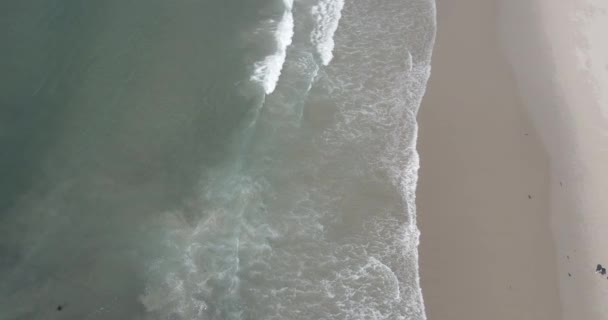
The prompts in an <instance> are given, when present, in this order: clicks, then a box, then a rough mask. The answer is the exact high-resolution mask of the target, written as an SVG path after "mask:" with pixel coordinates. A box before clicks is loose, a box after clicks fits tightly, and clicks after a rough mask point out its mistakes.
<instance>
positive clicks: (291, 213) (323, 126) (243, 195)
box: [0, 0, 435, 320]
mask: <svg viewBox="0 0 608 320" xmlns="http://www.w3.org/2000/svg"><path fill="white" fill-rule="evenodd" d="M434 34H435V5H434V2H433V1H432V0H358V1H351V2H348V1H343V0H249V1H238V0H221V1H220V0H175V1H166V0H145V1H144V0H105V1H76V0H19V1H17V0H9V1H3V2H2V3H1V4H0V41H1V42H2V48H3V49H2V50H1V51H0V87H1V88H2V90H1V91H0V148H1V150H2V151H1V152H2V156H1V157H0V176H1V177H2V179H0V319H79V320H89V319H142V320H143V319H146V320H147V319H150V320H152V319H159V320H160V319H171V320H182V319H183V320H186V319H203V320H206V319H214V320H216V319H230V320H232V319H251V320H260V319H424V318H425V315H424V306H423V303H422V294H421V290H420V286H419V278H418V255H417V245H418V235H419V232H418V229H417V227H416V213H415V206H414V192H415V187H416V180H417V170H418V156H417V153H416V150H415V147H416V132H417V128H416V120H415V117H416V113H417V110H418V107H419V104H420V100H421V98H422V95H423V93H424V90H425V86H426V81H427V79H428V76H429V73H430V53H431V50H432V46H433V41H434ZM59 306H61V310H58V307H59Z"/></svg>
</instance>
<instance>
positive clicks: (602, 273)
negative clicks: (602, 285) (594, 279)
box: [600, 268, 606, 276]
mask: <svg viewBox="0 0 608 320" xmlns="http://www.w3.org/2000/svg"><path fill="white" fill-rule="evenodd" d="M600 274H601V275H603V276H605V275H606V268H602V271H600Z"/></svg>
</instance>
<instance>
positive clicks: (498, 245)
mask: <svg viewBox="0 0 608 320" xmlns="http://www.w3.org/2000/svg"><path fill="white" fill-rule="evenodd" d="M498 2H499V1H486V0H466V1H458V2H456V1H438V3H437V13H438V34H437V41H436V45H435V51H434V55H433V61H432V68H433V69H432V74H431V79H430V82H429V87H428V88H427V94H426V96H425V98H424V99H423V102H422V106H421V110H420V113H419V125H420V133H419V140H418V150H419V152H420V156H421V171H420V180H419V186H418V193H417V205H418V213H419V225H420V229H421V232H422V236H421V243H420V259H421V281H422V289H423V295H424V299H425V305H426V309H427V316H428V319H430V320H439V319H441V320H444V319H455V320H461V319H462V320H465V319H466V320H478V319H479V320H481V319H483V320H486V319H493V320H502V319H505V320H506V319H509V320H511V319H530V320H532V319H534V320H544V319H547V320H549V319H551V320H554V319H561V314H562V312H561V304H560V297H559V282H558V279H559V277H558V268H557V267H556V261H557V260H558V258H557V256H556V249H555V246H554V242H553V237H552V230H551V201H550V190H551V189H550V188H551V187H550V183H551V181H552V179H551V170H550V158H549V155H548V153H547V152H546V149H545V147H544V145H543V144H542V142H541V138H540V136H539V134H538V131H537V130H536V129H535V127H534V121H532V120H531V119H530V117H529V112H528V110H527V107H526V105H525V101H524V99H522V97H521V95H520V92H519V87H518V84H517V83H516V79H515V76H514V74H513V72H512V69H511V65H510V64H509V61H508V59H507V57H506V55H505V53H504V51H503V50H502V48H503V45H502V43H501V41H500V37H499V31H498V28H497V26H498V24H497V19H498V7H497V5H498ZM559 272H563V270H562V269H559ZM560 276H562V275H560ZM576 276H577V275H572V276H571V277H576ZM566 277H568V275H566Z"/></svg>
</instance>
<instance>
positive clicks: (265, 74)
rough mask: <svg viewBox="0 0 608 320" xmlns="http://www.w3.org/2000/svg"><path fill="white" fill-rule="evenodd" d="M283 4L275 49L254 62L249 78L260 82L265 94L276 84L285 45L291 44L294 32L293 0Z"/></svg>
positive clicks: (284, 53)
mask: <svg viewBox="0 0 608 320" xmlns="http://www.w3.org/2000/svg"><path fill="white" fill-rule="evenodd" d="M283 4H284V5H285V12H283V16H282V17H281V20H280V21H279V23H278V25H277V28H276V30H275V33H274V38H275V41H276V44H277V50H276V51H275V52H274V53H273V54H271V55H268V56H266V58H264V60H262V61H258V62H256V63H255V64H254V66H253V67H254V72H253V75H252V76H251V80H253V81H256V82H259V83H261V84H262V86H263V87H264V92H265V93H266V94H271V93H272V92H273V91H274V89H275V88H276V86H277V82H278V81H279V77H280V75H281V69H283V64H284V63H285V58H286V57H287V47H289V45H291V41H292V38H293V33H294V30H293V29H294V22H293V13H292V8H293V0H284V1H283Z"/></svg>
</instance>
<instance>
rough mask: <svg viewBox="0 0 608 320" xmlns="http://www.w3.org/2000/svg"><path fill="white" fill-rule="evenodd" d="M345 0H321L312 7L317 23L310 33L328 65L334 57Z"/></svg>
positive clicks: (321, 56)
mask: <svg viewBox="0 0 608 320" xmlns="http://www.w3.org/2000/svg"><path fill="white" fill-rule="evenodd" d="M343 7H344V0H321V1H319V3H318V4H317V5H315V6H313V7H312V10H311V11H312V16H313V18H314V19H315V21H316V25H315V28H314V30H313V31H312V33H311V34H310V41H311V42H312V43H313V45H314V46H315V47H316V49H317V52H318V53H319V56H320V58H321V62H322V63H323V65H328V64H329V62H330V61H331V59H332V58H333V50H334V33H335V32H336V30H337V29H338V23H339V22H340V18H341V17H342V8H343Z"/></svg>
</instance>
